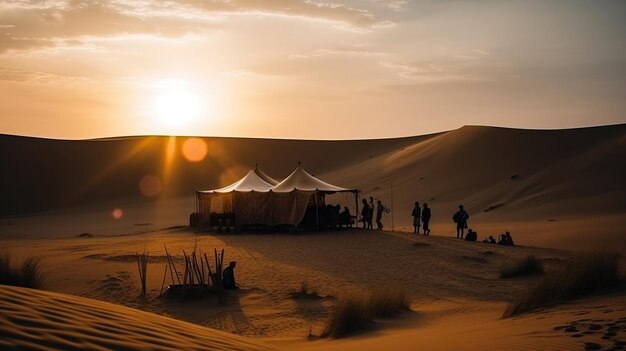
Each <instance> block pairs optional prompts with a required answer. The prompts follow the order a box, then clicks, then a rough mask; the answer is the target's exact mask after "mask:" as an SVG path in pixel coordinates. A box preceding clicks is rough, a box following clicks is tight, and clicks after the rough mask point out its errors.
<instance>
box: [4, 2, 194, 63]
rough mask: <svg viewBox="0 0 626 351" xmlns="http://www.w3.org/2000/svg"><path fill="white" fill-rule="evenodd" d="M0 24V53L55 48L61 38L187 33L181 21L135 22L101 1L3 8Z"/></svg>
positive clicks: (186, 26) (175, 34) (131, 17)
mask: <svg viewBox="0 0 626 351" xmlns="http://www.w3.org/2000/svg"><path fill="white" fill-rule="evenodd" d="M0 24H1V25H3V26H4V28H3V31H2V32H3V35H2V36H0V53H4V52H6V51H8V50H27V49H32V48H40V47H49V46H56V45H57V43H58V42H60V41H63V42H65V43H67V42H68V41H65V40H64V39H77V38H84V37H107V36H115V35H123V34H154V35H159V36H178V35H182V34H184V33H187V32H188V31H189V30H190V26H188V25H185V22H184V21H180V20H176V19H174V18H167V17H164V18H151V19H139V18H137V17H133V16H130V15H127V14H124V13H123V12H120V10H119V9H118V8H116V7H115V6H114V4H113V3H109V2H104V1H103V2H89V3H79V2H70V3H67V4H65V7H60V6H59V4H58V3H54V4H53V6H50V7H42V5H41V3H35V4H34V5H33V6H32V7H26V6H21V7H17V6H16V7H13V8H8V9H7V8H5V9H3V10H2V11H0ZM76 43H78V42H76Z"/></svg>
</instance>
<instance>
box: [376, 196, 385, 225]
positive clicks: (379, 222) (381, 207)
mask: <svg viewBox="0 0 626 351" xmlns="http://www.w3.org/2000/svg"><path fill="white" fill-rule="evenodd" d="M376 203H377V204H378V206H377V207H376V226H377V227H378V228H376V229H378V230H383V211H385V206H384V205H383V203H382V202H380V200H378V201H376Z"/></svg>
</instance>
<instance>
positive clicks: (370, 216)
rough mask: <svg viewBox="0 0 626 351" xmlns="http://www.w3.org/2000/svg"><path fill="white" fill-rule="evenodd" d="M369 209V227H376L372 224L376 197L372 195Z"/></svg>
mask: <svg viewBox="0 0 626 351" xmlns="http://www.w3.org/2000/svg"><path fill="white" fill-rule="evenodd" d="M369 209H370V213H369V215H368V217H367V219H368V221H367V229H374V226H373V225H372V220H374V198H373V197H371V196H370V203H369Z"/></svg>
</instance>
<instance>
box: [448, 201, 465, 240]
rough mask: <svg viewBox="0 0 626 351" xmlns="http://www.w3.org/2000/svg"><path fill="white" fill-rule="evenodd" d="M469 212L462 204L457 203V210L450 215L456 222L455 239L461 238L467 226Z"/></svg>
mask: <svg viewBox="0 0 626 351" xmlns="http://www.w3.org/2000/svg"><path fill="white" fill-rule="evenodd" d="M468 219H469V214H467V212H466V211H465V210H464V209H463V205H459V210H458V211H457V212H456V213H455V214H454V216H452V220H453V221H454V223H456V237H457V239H463V234H464V233H465V228H467V220H468Z"/></svg>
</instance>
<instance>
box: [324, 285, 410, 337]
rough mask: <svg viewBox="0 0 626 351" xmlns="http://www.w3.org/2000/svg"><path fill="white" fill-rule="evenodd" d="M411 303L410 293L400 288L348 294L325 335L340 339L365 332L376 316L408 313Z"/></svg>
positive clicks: (331, 320)
mask: <svg viewBox="0 0 626 351" xmlns="http://www.w3.org/2000/svg"><path fill="white" fill-rule="evenodd" d="M410 303H411V299H410V297H409V294H408V293H407V292H406V291H405V290H403V289H400V288H396V287H387V288H381V289H377V290H375V291H373V292H371V293H370V294H368V295H362V294H350V295H344V296H342V297H340V298H339V300H338V301H337V305H336V306H335V308H334V309H333V311H332V312H331V314H330V316H329V318H328V320H327V321H326V324H325V326H324V330H323V331H322V335H321V336H322V337H335V338H337V337H342V336H345V335H347V334H350V333H354V332H357V331H360V330H363V329H365V328H367V326H368V325H369V324H370V323H371V322H372V319H374V318H376V317H390V316H393V315H394V314H395V313H397V312H400V311H408V310H409V306H410Z"/></svg>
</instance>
